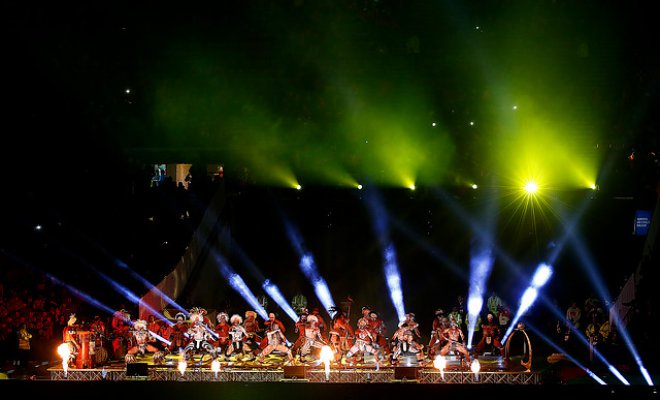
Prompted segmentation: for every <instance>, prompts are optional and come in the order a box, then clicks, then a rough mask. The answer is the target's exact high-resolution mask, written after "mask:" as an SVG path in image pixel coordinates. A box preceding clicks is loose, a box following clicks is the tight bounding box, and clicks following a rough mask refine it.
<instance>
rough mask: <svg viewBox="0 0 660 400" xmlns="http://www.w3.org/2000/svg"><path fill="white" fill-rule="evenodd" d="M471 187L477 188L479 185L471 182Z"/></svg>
mask: <svg viewBox="0 0 660 400" xmlns="http://www.w3.org/2000/svg"><path fill="white" fill-rule="evenodd" d="M471 187H472V189H479V186H478V185H477V184H476V183H473V184H472V186H471Z"/></svg>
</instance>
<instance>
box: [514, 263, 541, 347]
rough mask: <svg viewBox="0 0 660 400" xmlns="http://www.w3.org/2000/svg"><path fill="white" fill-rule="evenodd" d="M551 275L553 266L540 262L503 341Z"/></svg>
mask: <svg viewBox="0 0 660 400" xmlns="http://www.w3.org/2000/svg"><path fill="white" fill-rule="evenodd" d="M551 276H552V267H550V266H549V265H547V264H545V263H541V264H539V266H538V267H537V268H536V271H535V272H534V275H533V277H532V281H531V282H530V285H529V287H528V288H527V289H525V292H524V293H523V295H522V296H521V297H520V305H519V306H518V311H517V312H516V315H515V317H514V318H513V319H512V320H511V322H510V324H509V328H508V329H507V330H506V332H505V333H504V336H503V337H502V343H504V342H506V341H507V339H508V338H509V335H511V332H513V329H514V328H515V327H516V325H517V324H518V320H520V318H521V317H522V316H523V314H525V312H527V310H529V308H530V307H531V306H532V304H534V302H535V301H536V298H537V297H538V295H539V289H540V288H542V287H543V286H544V285H545V284H546V283H548V281H549V280H550V277H551Z"/></svg>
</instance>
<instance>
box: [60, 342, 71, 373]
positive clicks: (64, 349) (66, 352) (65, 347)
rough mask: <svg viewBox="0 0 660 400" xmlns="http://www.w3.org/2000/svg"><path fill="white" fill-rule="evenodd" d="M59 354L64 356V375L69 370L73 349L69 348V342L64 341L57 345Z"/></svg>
mask: <svg viewBox="0 0 660 400" xmlns="http://www.w3.org/2000/svg"><path fill="white" fill-rule="evenodd" d="M57 354H59V355H60V357H62V369H64V376H66V375H67V373H68V371H69V358H70V357H71V349H70V348H69V344H68V343H62V344H61V345H59V346H57Z"/></svg>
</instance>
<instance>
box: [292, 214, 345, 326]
mask: <svg viewBox="0 0 660 400" xmlns="http://www.w3.org/2000/svg"><path fill="white" fill-rule="evenodd" d="M282 218H283V222H284V226H285V230H286V233H287V235H288V237H289V241H290V242H291V244H292V245H293V247H294V248H295V250H296V252H297V253H298V255H299V257H300V261H299V262H298V266H299V267H300V270H301V271H302V273H303V274H304V275H305V277H306V278H307V280H308V281H309V282H310V283H311V284H312V286H313V287H314V293H315V294H316V297H317V298H318V299H319V301H320V302H321V304H322V305H323V308H325V311H326V312H327V313H328V315H329V316H331V317H332V314H331V313H330V308H332V307H334V306H335V301H334V299H333V298H332V294H331V292H330V289H329V288H328V284H327V283H326V282H325V279H323V277H322V276H321V274H320V273H319V271H318V269H317V268H316V262H315V261H314V257H313V255H312V253H310V252H308V251H307V250H306V249H305V248H304V245H303V240H302V237H301V236H300V233H299V232H298V231H297V229H296V228H295V227H294V226H293V225H292V224H291V223H290V222H289V221H288V219H287V218H285V216H284V215H282Z"/></svg>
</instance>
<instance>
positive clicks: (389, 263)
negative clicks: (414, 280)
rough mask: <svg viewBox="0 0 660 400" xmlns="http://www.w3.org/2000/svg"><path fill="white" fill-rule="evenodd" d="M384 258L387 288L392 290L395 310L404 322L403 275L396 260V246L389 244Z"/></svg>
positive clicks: (391, 295)
mask: <svg viewBox="0 0 660 400" xmlns="http://www.w3.org/2000/svg"><path fill="white" fill-rule="evenodd" d="M383 258H384V263H385V265H384V266H383V268H384V270H385V279H386V280H387V287H388V288H389V289H390V298H391V299H392V304H394V309H395V310H396V314H397V317H398V318H399V321H403V320H404V319H405V317H406V311H405V306H404V304H403V290H402V288H401V274H400V273H399V264H398V262H397V260H396V251H395V249H394V245H392V244H389V245H388V246H387V247H386V248H385V249H384V250H383Z"/></svg>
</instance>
